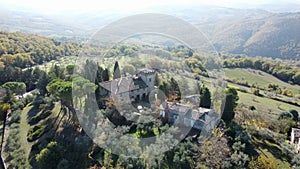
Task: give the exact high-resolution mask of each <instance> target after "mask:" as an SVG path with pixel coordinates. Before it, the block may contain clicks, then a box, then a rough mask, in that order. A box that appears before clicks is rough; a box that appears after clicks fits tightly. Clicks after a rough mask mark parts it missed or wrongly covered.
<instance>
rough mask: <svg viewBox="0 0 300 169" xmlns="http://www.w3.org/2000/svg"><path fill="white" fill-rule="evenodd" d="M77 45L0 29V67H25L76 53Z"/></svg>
mask: <svg viewBox="0 0 300 169" xmlns="http://www.w3.org/2000/svg"><path fill="white" fill-rule="evenodd" d="M79 47H80V46H79V44H77V43H71V42H65V43H62V42H60V41H58V40H55V39H49V38H45V37H41V36H37V35H27V34H24V33H20V32H15V33H9V32H3V31H0V69H3V68H4V67H6V66H14V67H19V68H25V67H29V66H32V65H36V64H42V63H43V62H47V61H51V60H54V59H57V58H59V57H61V56H70V55H78V52H79V51H78V48H79Z"/></svg>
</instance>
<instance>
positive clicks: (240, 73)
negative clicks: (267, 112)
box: [224, 68, 300, 94]
mask: <svg viewBox="0 0 300 169" xmlns="http://www.w3.org/2000/svg"><path fill="white" fill-rule="evenodd" d="M224 72H225V75H226V77H227V78H235V79H238V80H240V81H248V83H249V85H252V84H258V86H260V87H262V88H264V87H265V88H267V87H268V84H270V83H275V84H278V85H279V86H280V87H281V88H288V89H290V90H292V91H293V93H294V94H298V93H300V86H298V85H291V84H288V83H285V82H283V81H281V80H279V79H277V78H276V77H274V76H272V75H270V74H268V73H265V72H262V71H259V70H253V69H240V68H236V69H224Z"/></svg>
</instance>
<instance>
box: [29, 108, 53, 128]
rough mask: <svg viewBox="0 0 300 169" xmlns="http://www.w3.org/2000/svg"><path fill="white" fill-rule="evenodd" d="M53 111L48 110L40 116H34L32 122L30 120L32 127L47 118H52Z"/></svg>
mask: <svg viewBox="0 0 300 169" xmlns="http://www.w3.org/2000/svg"><path fill="white" fill-rule="evenodd" d="M50 114H51V111H49V110H47V111H43V112H41V113H40V114H39V115H36V116H33V117H32V118H31V119H30V120H29V122H28V123H29V124H30V125H34V124H37V123H38V122H39V121H41V120H43V119H45V118H47V117H48V116H50Z"/></svg>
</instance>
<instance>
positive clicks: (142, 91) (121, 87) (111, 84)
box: [99, 68, 155, 102]
mask: <svg viewBox="0 0 300 169" xmlns="http://www.w3.org/2000/svg"><path fill="white" fill-rule="evenodd" d="M137 72H138V73H137V74H136V75H129V76H125V77H121V78H118V79H113V80H110V81H106V82H101V83H99V86H100V96H101V97H103V98H109V97H111V98H112V99H113V100H114V101H115V102H118V101H119V102H133V101H138V100H142V99H145V98H147V97H148V95H149V93H150V92H151V91H152V90H153V89H154V79H155V70H152V69H147V68H144V69H139V70H138V71H137Z"/></svg>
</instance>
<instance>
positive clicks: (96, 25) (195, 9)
mask: <svg viewBox="0 0 300 169" xmlns="http://www.w3.org/2000/svg"><path fill="white" fill-rule="evenodd" d="M295 6H296V7H297V5H295ZM1 10H2V12H0V14H1V16H2V17H0V23H1V24H0V29H2V30H9V31H22V32H26V33H34V34H40V35H44V36H51V37H53V36H55V37H59V38H62V37H64V38H66V37H67V38H72V39H74V38H76V39H81V40H83V39H87V38H88V37H90V36H92V35H93V34H94V33H96V32H97V31H98V30H100V29H101V28H102V27H103V26H105V25H107V24H109V23H111V22H113V21H116V20H117V19H118V18H121V17H123V16H130V15H133V14H137V13H144V11H133V12H127V13H117V12H116V11H109V12H107V11H106V12H103V11H96V12H95V11H93V12H90V13H89V12H86V13H80V12H77V13H71V14H61V15H62V16H64V17H59V16H60V15H59V14H55V15H46V14H42V13H37V12H36V11H24V10H18V9H13V10H12V9H6V8H3V9H1ZM145 11H146V12H152V13H162V14H169V15H174V16H177V17H179V18H181V19H184V20H186V21H188V22H190V23H191V24H193V25H195V26H196V27H197V28H198V29H199V30H200V31H202V32H203V33H204V34H205V35H206V36H207V37H208V39H209V40H210V41H211V42H212V44H213V45H214V46H215V48H216V49H217V50H218V51H219V52H227V53H234V54H246V55H249V56H252V57H255V56H263V57H273V58H282V59H299V58H300V41H299V39H300V34H299V31H298V30H299V28H300V13H297V12H294V10H293V13H292V12H290V13H289V12H285V13H275V12H270V11H266V10H262V9H234V8H224V7H216V6H207V7H203V6H173V7H172V6H167V7H159V8H149V9H147V10H145ZM158 24H159V23H158Z"/></svg>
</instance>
